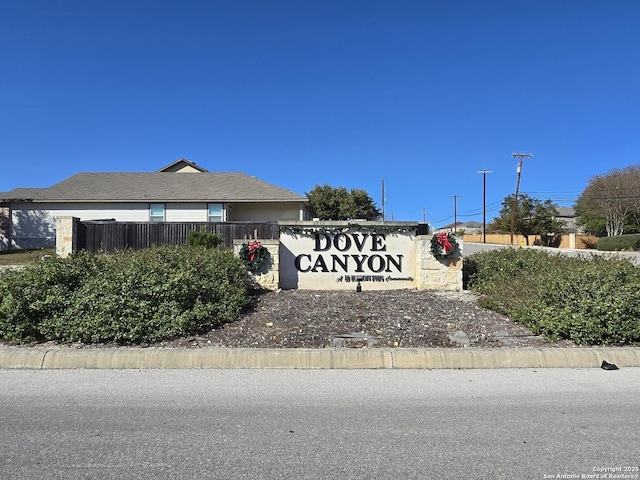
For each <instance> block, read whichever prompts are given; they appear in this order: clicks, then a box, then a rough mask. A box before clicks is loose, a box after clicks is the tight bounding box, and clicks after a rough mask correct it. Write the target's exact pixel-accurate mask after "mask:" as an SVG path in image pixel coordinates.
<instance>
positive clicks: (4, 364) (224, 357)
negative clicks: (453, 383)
mask: <svg viewBox="0 0 640 480" xmlns="http://www.w3.org/2000/svg"><path fill="white" fill-rule="evenodd" d="M603 360H606V361H607V362H609V363H615V364H616V365H617V366H618V367H620V368H622V367H640V348H638V347H585V348H580V347H578V348H491V349H488V348H485V349H483V348H425V349H408V348H389V349H384V348H360V349H350V348H342V349H304V348H300V349H247V348H201V349H186V348H175V349H174V348H113V349H78V350H72V349H48V350H47V349H38V348H24V347H7V346H0V369H29V370H56V369H198V368H209V369H232V368H282V369H478V368H480V369H495V368H595V367H599V366H600V365H601V364H602V361H603Z"/></svg>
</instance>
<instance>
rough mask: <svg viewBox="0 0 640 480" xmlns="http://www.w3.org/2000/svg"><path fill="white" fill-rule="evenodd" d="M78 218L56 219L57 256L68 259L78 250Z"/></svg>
mask: <svg viewBox="0 0 640 480" xmlns="http://www.w3.org/2000/svg"><path fill="white" fill-rule="evenodd" d="M79 221H80V219H79V218H76V217H58V218H57V219H56V255H57V256H58V257H61V258H67V257H68V256H69V255H71V254H72V253H74V252H76V251H77V249H78V222H79Z"/></svg>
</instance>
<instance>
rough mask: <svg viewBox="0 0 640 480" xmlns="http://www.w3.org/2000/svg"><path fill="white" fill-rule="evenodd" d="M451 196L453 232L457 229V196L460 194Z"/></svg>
mask: <svg viewBox="0 0 640 480" xmlns="http://www.w3.org/2000/svg"><path fill="white" fill-rule="evenodd" d="M451 196H452V197H453V234H454V235H455V234H456V232H457V230H458V198H459V197H460V195H451Z"/></svg>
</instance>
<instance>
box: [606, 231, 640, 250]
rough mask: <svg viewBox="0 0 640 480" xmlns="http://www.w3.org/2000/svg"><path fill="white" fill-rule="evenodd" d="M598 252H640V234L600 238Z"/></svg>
mask: <svg viewBox="0 0 640 480" xmlns="http://www.w3.org/2000/svg"><path fill="white" fill-rule="evenodd" d="M597 248H598V250H604V251H609V252H611V251H622V250H640V233H632V234H629V235H618V236H616V237H600V238H599V239H598V245H597Z"/></svg>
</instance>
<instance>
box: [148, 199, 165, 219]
mask: <svg viewBox="0 0 640 480" xmlns="http://www.w3.org/2000/svg"><path fill="white" fill-rule="evenodd" d="M149 220H150V221H152V222H164V203H150V204H149Z"/></svg>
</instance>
